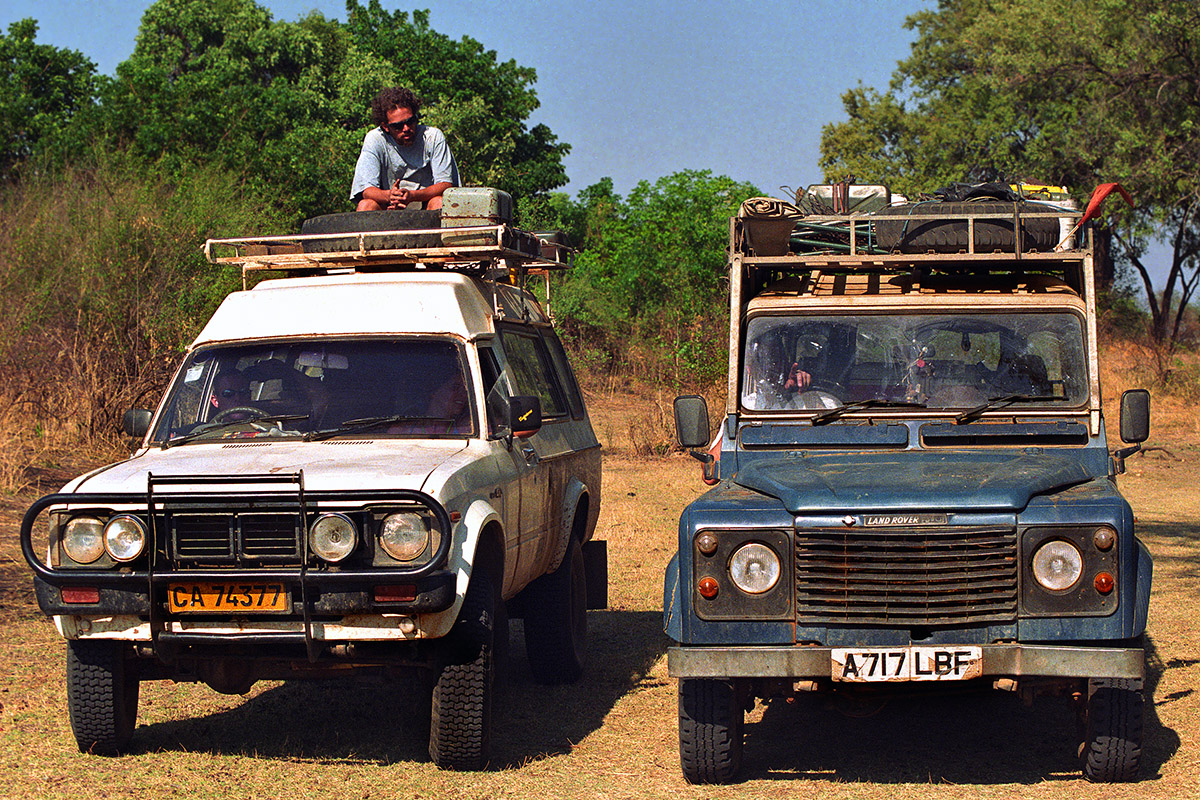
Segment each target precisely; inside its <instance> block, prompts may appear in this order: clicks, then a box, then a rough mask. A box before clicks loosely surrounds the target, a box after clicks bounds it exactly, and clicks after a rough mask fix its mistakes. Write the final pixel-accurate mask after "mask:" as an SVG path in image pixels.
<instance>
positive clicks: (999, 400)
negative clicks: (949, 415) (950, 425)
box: [954, 394, 1066, 425]
mask: <svg viewBox="0 0 1200 800" xmlns="http://www.w3.org/2000/svg"><path fill="white" fill-rule="evenodd" d="M1048 400H1066V398H1065V397H1063V396H1061V395H1057V394H1006V395H1002V396H1000V397H989V398H988V401H987V402H986V403H984V404H983V405H978V406H975V407H974V408H968V409H967V410H966V411H963V412H961V413H960V414H958V416H956V417H955V418H954V421H955V423H957V424H959V425H962V424H963V423H964V422H972V421H974V420H977V419H979V418H980V417H981V416H983V415H984V414H985V413H987V412H988V411H997V410H999V409H1001V408H1007V407H1008V406H1011V405H1012V404H1013V403H1037V402H1046V401H1048Z"/></svg>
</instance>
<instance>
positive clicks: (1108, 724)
mask: <svg viewBox="0 0 1200 800" xmlns="http://www.w3.org/2000/svg"><path fill="white" fill-rule="evenodd" d="M1087 704H1088V705H1087V720H1086V728H1085V730H1086V733H1085V737H1086V738H1085V739H1084V746H1083V752H1082V758H1083V776H1084V777H1085V778H1087V779H1088V780H1089V781H1091V782H1093V783H1117V782H1125V781H1134V780H1137V777H1138V770H1139V768H1140V766H1141V758H1142V730H1143V722H1142V716H1143V713H1144V711H1145V698H1144V696H1143V693H1142V680H1141V679H1140V678H1124V679H1097V678H1093V679H1092V680H1091V681H1090V685H1089V687H1088V699H1087Z"/></svg>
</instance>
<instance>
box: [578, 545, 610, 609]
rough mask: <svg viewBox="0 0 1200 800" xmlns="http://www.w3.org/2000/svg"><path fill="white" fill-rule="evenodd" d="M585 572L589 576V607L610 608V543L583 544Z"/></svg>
mask: <svg viewBox="0 0 1200 800" xmlns="http://www.w3.org/2000/svg"><path fill="white" fill-rule="evenodd" d="M583 570H584V574H585V575H586V576H587V607H588V608H589V609H598V608H608V542H607V541H605V540H604V539H593V540H592V541H590V542H584V543H583Z"/></svg>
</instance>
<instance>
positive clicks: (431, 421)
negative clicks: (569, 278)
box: [152, 338, 476, 445]
mask: <svg viewBox="0 0 1200 800" xmlns="http://www.w3.org/2000/svg"><path fill="white" fill-rule="evenodd" d="M469 387H470V381H468V380H467V374H466V371H465V370H464V368H463V356H462V349H461V348H460V347H459V346H458V345H456V344H455V343H454V342H453V341H450V340H448V339H428V338H424V339H391V340H376V339H372V340H360V341H338V340H310V341H288V342H286V343H267V344H255V345H239V346H231V347H214V348H208V349H205V350H200V351H197V352H195V353H193V354H192V355H191V357H190V358H189V359H188V361H187V363H186V364H185V365H184V367H183V369H182V370H181V372H180V373H179V376H178V377H177V379H176V381H175V383H174V385H173V386H172V387H171V390H170V393H169V394H168V396H167V397H166V399H165V400H164V409H165V410H164V413H163V415H162V417H161V419H160V420H159V422H158V426H157V427H156V428H155V431H154V435H153V437H152V441H154V442H158V443H161V444H168V445H169V444H174V443H179V444H182V443H184V442H186V441H203V440H212V439H248V438H258V437H285V438H286V437H295V438H299V437H307V438H329V436H334V435H347V436H349V435H365V436H371V437H379V436H425V437H429V436H433V437H437V436H454V437H458V438H461V437H463V436H470V435H472V434H474V432H475V430H476V427H475V420H474V415H473V414H472V411H471V409H472V404H471V402H470V399H471V398H470V390H469Z"/></svg>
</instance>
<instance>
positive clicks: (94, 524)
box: [62, 517, 104, 564]
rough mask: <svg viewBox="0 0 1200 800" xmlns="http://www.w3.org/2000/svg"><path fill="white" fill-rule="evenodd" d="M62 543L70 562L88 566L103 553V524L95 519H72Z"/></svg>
mask: <svg viewBox="0 0 1200 800" xmlns="http://www.w3.org/2000/svg"><path fill="white" fill-rule="evenodd" d="M62 542H63V549H64V550H66V551H67V555H68V556H70V557H71V560H72V561H74V562H75V563H76V564H90V563H92V562H93V561H95V560H96V559H97V558H99V557H100V556H101V554H103V553H104V523H103V522H101V521H100V520H98V519H96V518H95V517H72V518H71V520H70V521H69V522H68V523H67V530H66V531H65V532H64V533H63V540H62Z"/></svg>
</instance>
